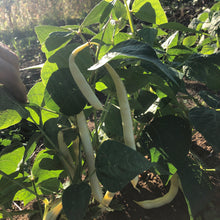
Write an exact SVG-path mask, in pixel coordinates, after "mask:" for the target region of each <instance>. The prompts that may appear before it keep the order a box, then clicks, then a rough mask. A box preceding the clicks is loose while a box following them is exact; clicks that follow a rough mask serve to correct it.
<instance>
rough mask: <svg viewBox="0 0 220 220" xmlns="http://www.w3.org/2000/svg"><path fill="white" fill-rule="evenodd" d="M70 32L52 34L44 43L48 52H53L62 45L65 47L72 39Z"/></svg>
mask: <svg viewBox="0 0 220 220" xmlns="http://www.w3.org/2000/svg"><path fill="white" fill-rule="evenodd" d="M72 37H73V35H72V32H66V31H65V32H60V31H56V32H52V33H50V34H49V36H48V38H47V39H46V41H45V46H46V48H47V50H48V51H52V50H55V49H57V48H59V47H60V46H62V45H66V44H67V43H68V42H70V40H71V39H72Z"/></svg>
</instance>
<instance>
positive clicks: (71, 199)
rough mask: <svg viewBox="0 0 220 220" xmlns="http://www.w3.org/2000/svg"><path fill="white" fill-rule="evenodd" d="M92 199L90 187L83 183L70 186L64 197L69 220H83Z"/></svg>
mask: <svg viewBox="0 0 220 220" xmlns="http://www.w3.org/2000/svg"><path fill="white" fill-rule="evenodd" d="M90 197H91V189H90V186H89V185H88V184H87V183H85V182H82V183H80V184H74V185H70V186H69V187H68V188H66V189H65V191H64V192H63V196H62V204H63V210H64V212H65V214H66V216H67V218H68V219H69V220H82V219H83V217H84V216H85V214H86V211H87V208H88V205H89V200H90Z"/></svg>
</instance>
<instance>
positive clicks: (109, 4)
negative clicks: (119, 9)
mask: <svg viewBox="0 0 220 220" xmlns="http://www.w3.org/2000/svg"><path fill="white" fill-rule="evenodd" d="M115 3H116V0H113V1H111V0H103V1H101V2H100V3H99V4H97V5H96V6H95V7H94V8H93V9H92V10H91V11H90V13H89V14H88V15H87V16H86V18H85V19H84V21H83V23H82V24H81V28H82V27H85V26H89V25H91V24H96V23H103V22H104V20H105V19H106V17H107V16H108V15H109V14H110V12H111V10H112V8H113V7H114V4H115Z"/></svg>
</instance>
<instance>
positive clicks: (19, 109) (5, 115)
mask: <svg viewBox="0 0 220 220" xmlns="http://www.w3.org/2000/svg"><path fill="white" fill-rule="evenodd" d="M28 114H29V113H28V111H27V110H26V109H25V108H24V107H23V106H22V105H21V104H19V103H18V102H17V101H16V100H15V99H14V98H13V97H11V96H10V95H8V94H7V93H6V92H5V90H4V89H3V88H2V87H0V129H4V128H7V127H9V126H12V125H14V124H17V123H18V122H20V121H21V119H22V118H27V117H28Z"/></svg>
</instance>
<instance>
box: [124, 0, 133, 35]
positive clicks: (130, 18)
mask: <svg viewBox="0 0 220 220" xmlns="http://www.w3.org/2000/svg"><path fill="white" fill-rule="evenodd" d="M124 4H125V7H126V11H127V16H128V21H129V25H130V28H131V33H132V34H133V35H134V24H133V20H132V17H131V12H130V9H129V7H128V4H127V1H126V0H124Z"/></svg>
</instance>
